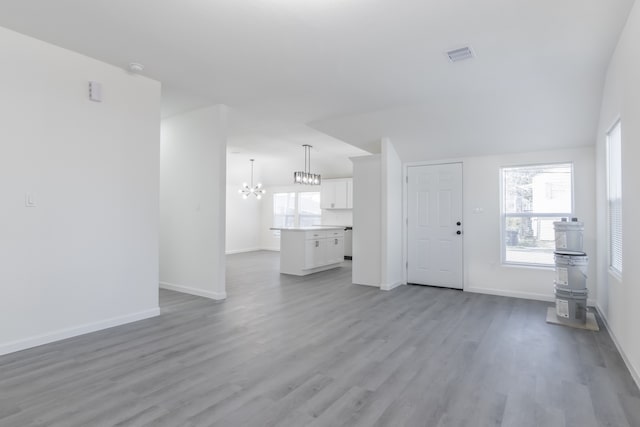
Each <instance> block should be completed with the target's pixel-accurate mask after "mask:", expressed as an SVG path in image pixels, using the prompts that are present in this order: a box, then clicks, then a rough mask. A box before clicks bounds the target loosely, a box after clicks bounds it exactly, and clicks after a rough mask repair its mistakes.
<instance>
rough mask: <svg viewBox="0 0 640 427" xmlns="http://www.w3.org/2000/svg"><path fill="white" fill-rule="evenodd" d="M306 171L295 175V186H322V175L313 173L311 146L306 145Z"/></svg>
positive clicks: (304, 146)
mask: <svg viewBox="0 0 640 427" xmlns="http://www.w3.org/2000/svg"><path fill="white" fill-rule="evenodd" d="M302 147H303V148H304V171H298V172H294V173H293V182H294V184H305V185H320V183H321V182H322V178H321V177H320V174H314V173H311V148H312V147H311V145H309V144H304V145H303V146H302Z"/></svg>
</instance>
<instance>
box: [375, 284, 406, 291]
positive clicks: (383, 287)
mask: <svg viewBox="0 0 640 427" xmlns="http://www.w3.org/2000/svg"><path fill="white" fill-rule="evenodd" d="M401 285H404V283H402V282H396V283H391V284H389V283H383V284H382V285H380V289H381V290H383V291H390V290H392V289H395V288H397V287H398V286H401Z"/></svg>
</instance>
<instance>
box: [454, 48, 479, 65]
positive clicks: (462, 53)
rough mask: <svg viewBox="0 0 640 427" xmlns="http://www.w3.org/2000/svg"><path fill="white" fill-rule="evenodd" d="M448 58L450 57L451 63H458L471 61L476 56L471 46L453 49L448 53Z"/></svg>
mask: <svg viewBox="0 0 640 427" xmlns="http://www.w3.org/2000/svg"><path fill="white" fill-rule="evenodd" d="M447 56H448V57H449V61H451V62H458V61H464V60H465V59H471V58H473V57H474V56H475V55H474V54H473V51H472V50H471V48H470V47H469V46H465V47H461V48H460V49H453V50H450V51H448V52H447Z"/></svg>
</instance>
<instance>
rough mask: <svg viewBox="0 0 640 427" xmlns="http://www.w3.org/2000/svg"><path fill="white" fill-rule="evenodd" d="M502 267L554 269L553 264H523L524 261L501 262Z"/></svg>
mask: <svg viewBox="0 0 640 427" xmlns="http://www.w3.org/2000/svg"><path fill="white" fill-rule="evenodd" d="M501 265H502V266H503V267H507V268H528V269H533V270H549V271H553V270H555V268H556V267H555V265H546V264H545V265H540V264H524V263H515V262H504V261H503V262H502V264H501Z"/></svg>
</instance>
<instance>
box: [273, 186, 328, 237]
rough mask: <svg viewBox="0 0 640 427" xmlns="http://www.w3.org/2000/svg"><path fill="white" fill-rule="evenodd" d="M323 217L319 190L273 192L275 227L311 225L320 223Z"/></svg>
mask: <svg viewBox="0 0 640 427" xmlns="http://www.w3.org/2000/svg"><path fill="white" fill-rule="evenodd" d="M321 217H322V211H321V210H320V193H319V192H300V193H293V192H291V193H274V194H273V226H274V227H310V226H312V225H318V224H320V221H321ZM274 234H275V235H280V232H279V231H277V230H276V231H274Z"/></svg>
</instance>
